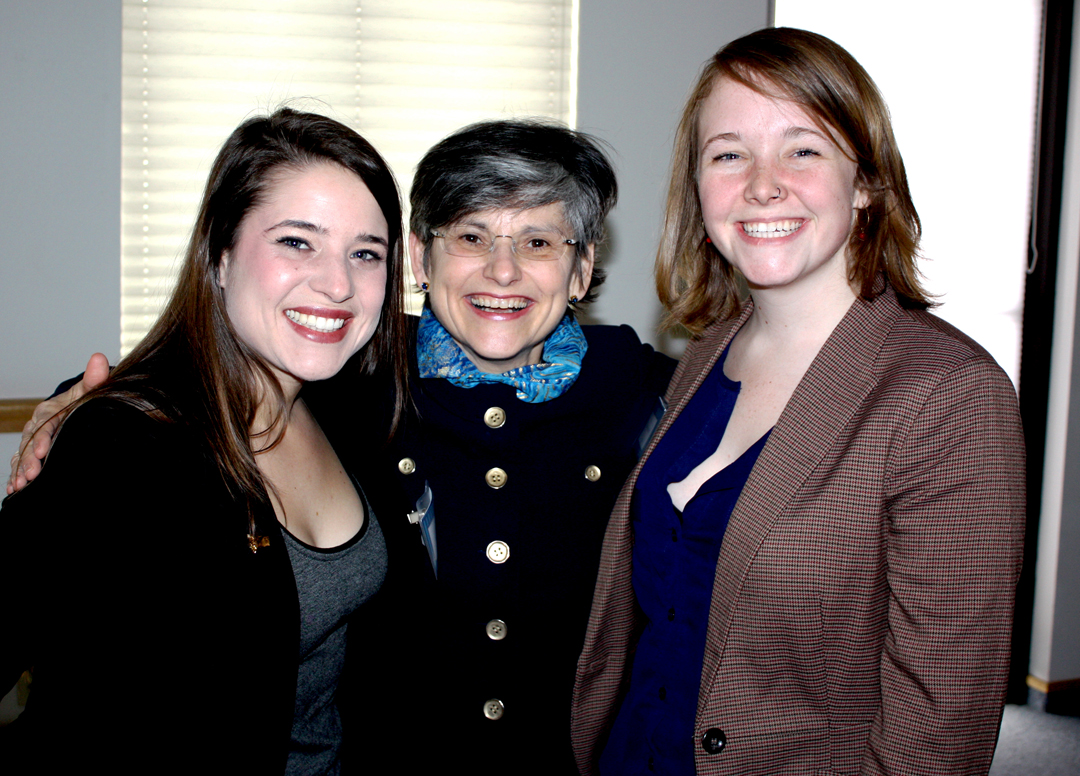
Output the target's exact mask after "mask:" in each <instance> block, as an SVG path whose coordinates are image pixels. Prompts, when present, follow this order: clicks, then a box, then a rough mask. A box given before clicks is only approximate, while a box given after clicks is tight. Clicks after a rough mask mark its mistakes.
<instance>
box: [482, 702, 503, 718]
mask: <svg viewBox="0 0 1080 776" xmlns="http://www.w3.org/2000/svg"><path fill="white" fill-rule="evenodd" d="M505 713H506V707H505V706H503V702H502V701H500V700H499V699H498V698H492V699H491V700H489V701H484V716H485V717H487V718H488V719H502V718H503V714H505Z"/></svg>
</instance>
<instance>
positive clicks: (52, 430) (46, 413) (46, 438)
mask: <svg viewBox="0 0 1080 776" xmlns="http://www.w3.org/2000/svg"><path fill="white" fill-rule="evenodd" d="M108 376H109V360H108V359H107V358H105V356H104V355H102V354H101V353H95V354H94V355H92V356H90V360H89V361H88V362H87V364H86V372H85V373H84V374H83V378H82V380H80V381H79V382H78V383H76V384H75V385H73V386H72V387H71V388H69V389H68V390H66V391H65V392H64V393H61V394H59V395H57V396H54V397H53V398H51V399H46V400H45V401H43V402H41V404H39V405H38V406H37V407H35V408H34V414H33V415H31V416H30V420H29V421H28V422H27V424H26V425H25V426H23V432H22V439H21V440H19V450H18V452H16V453H15V455H14V456H12V458H11V475H10V476H9V478H8V482H7V493H8V495H11V494H12V493H14V492H15V491H17V490H22V489H23V488H25V487H26V485H27V484H28V483H29V482H30V481H31V480H33V479H34V478H35V477H37V476H38V475H39V474H40V473H41V464H42V461H44V460H45V456H47V455H48V454H49V448H51V447H52V442H53V437H54V436H55V435H56V431H57V429H59V428H60V424H61V423H62V422H63V421H64V418H66V417H67V413H66V412H62V411H63V410H64V408H65V407H67V406H68V405H69V404H71V403H72V402H74V401H76V400H77V399H80V398H81V397H82V396H84V395H85V394H86V393H87V392H88V391H90V390H92V389H94V388H96V387H97V386H99V385H101V383H102V382H104V381H105V378H106V377H108Z"/></svg>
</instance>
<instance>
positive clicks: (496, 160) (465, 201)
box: [409, 119, 618, 302]
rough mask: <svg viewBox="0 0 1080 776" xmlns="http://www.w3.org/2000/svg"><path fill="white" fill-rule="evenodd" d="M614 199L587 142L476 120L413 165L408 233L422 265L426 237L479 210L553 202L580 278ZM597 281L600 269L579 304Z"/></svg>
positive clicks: (594, 145) (599, 158)
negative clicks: (420, 248) (417, 243)
mask: <svg viewBox="0 0 1080 776" xmlns="http://www.w3.org/2000/svg"><path fill="white" fill-rule="evenodd" d="M617 196H618V188H617V185H616V183H615V171H614V170H613V169H612V167H611V162H610V161H608V158H607V156H606V155H605V154H604V152H603V151H602V150H601V149H600V146H599V144H598V142H597V141H596V140H595V139H593V138H591V137H589V136H588V135H586V134H584V133H582V132H575V131H574V130H572V129H567V128H566V127H563V126H560V125H558V124H552V123H549V122H544V121H540V120H520V119H519V120H511V121H483V122H480V123H478V124H472V125H470V126H468V127H465V128H464V129H460V130H458V131H457V132H455V133H454V134H452V135H450V136H449V137H447V138H445V139H444V140H442V141H440V142H439V143H437V144H436V145H435V146H433V147H432V148H431V150H430V151H428V152H427V153H426V154H425V155H424V158H423V159H421V160H420V164H419V165H418V166H417V168H416V175H415V176H414V178H413V185H412V192H411V195H410V200H411V203H412V216H411V218H410V221H409V227H410V229H411V230H412V232H413V234H415V235H416V236H417V237H419V238H420V240H421V241H422V242H423V243H424V263H425V264H426V263H427V251H428V249H429V247H430V245H431V240H432V238H433V234H432V230H435V229H438V228H440V227H442V226H445V225H447V224H452V223H454V222H455V221H459V220H461V219H462V218H464V217H465V216H467V215H469V214H471V213H477V212H481V211H484V210H502V209H506V208H510V209H520V210H528V209H530V208H535V207H543V206H544V205H550V204H553V203H556V202H558V203H560V204H562V206H563V212H564V214H565V218H566V222H567V225H568V226H569V227H570V230H571V231H572V232H573V234H572V235H570V236H571V237H572V238H573V239H575V240H577V246H576V254H575V258H576V262H577V269H578V271H580V269H581V260H582V258H583V257H584V256H585V255H586V254H587V252H588V247H589V245H596V244H599V243H601V242H603V239H604V219H605V218H606V217H607V214H608V212H610V210H611V208H612V207H613V206H614V205H615V200H616V198H617ZM603 282H604V272H603V270H599V269H595V268H594V269H593V273H592V282H591V285H590V286H589V291H588V293H587V294H586V295H585V298H584V299H582V300H580V301H581V302H590V301H592V300H593V299H594V298H595V290H596V288H597V287H598V286H599V285H600V284H601V283H603Z"/></svg>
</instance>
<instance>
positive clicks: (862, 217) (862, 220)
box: [857, 207, 870, 240]
mask: <svg viewBox="0 0 1080 776" xmlns="http://www.w3.org/2000/svg"><path fill="white" fill-rule="evenodd" d="M857 221H858V223H859V233H858V236H859V240H865V239H866V230H867V229H869V228H870V208H865V207H864V208H863V209H862V210H860V211H859V217H858V219H857Z"/></svg>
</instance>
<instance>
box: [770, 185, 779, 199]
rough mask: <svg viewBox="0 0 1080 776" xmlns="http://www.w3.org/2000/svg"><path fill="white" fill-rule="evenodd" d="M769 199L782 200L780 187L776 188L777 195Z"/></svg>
mask: <svg viewBox="0 0 1080 776" xmlns="http://www.w3.org/2000/svg"><path fill="white" fill-rule="evenodd" d="M769 199H780V187H779V186H777V187H776V195H775V196H772V197H769Z"/></svg>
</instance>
